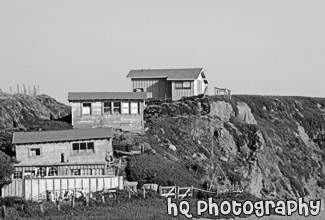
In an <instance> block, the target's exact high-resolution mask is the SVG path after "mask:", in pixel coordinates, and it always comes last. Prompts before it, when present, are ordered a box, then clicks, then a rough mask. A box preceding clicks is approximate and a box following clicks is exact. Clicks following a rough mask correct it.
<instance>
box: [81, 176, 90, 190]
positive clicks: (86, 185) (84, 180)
mask: <svg viewBox="0 0 325 220" xmlns="http://www.w3.org/2000/svg"><path fill="white" fill-rule="evenodd" d="M82 187H83V188H84V189H87V191H88V192H89V178H82Z"/></svg>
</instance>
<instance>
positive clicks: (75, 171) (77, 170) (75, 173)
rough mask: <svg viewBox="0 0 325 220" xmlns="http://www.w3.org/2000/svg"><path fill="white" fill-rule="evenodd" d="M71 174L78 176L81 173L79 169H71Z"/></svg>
mask: <svg viewBox="0 0 325 220" xmlns="http://www.w3.org/2000/svg"><path fill="white" fill-rule="evenodd" d="M71 175H73V176H80V175H81V172H80V169H71Z"/></svg>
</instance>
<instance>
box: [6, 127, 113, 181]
mask: <svg viewBox="0 0 325 220" xmlns="http://www.w3.org/2000/svg"><path fill="white" fill-rule="evenodd" d="M112 137H113V130H112V128H96V129H74V130H60V131H41V132H15V133H14V134H13V140H12V143H13V144H14V147H15V151H16V158H17V160H18V161H19V163H17V164H15V165H14V166H15V173H14V179H23V178H26V177H30V178H33V177H55V176H92V175H97V176H98V175H113V176H115V170H112V169H110V168H107V166H106V162H107V161H106V159H107V158H108V157H112V156H113V148H112Z"/></svg>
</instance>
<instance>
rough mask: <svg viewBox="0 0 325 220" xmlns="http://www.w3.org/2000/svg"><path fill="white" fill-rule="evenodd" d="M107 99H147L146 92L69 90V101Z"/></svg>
mask: <svg viewBox="0 0 325 220" xmlns="http://www.w3.org/2000/svg"><path fill="white" fill-rule="evenodd" d="M107 99H133V100H134V99H137V100H144V99H147V93H146V92H69V94H68V100H69V101H82V100H84V101H85V100H107Z"/></svg>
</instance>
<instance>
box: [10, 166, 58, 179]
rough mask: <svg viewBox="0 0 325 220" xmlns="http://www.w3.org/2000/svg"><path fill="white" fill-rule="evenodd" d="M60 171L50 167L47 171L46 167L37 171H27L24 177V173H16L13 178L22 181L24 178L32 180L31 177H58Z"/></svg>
mask: <svg viewBox="0 0 325 220" xmlns="http://www.w3.org/2000/svg"><path fill="white" fill-rule="evenodd" d="M57 175H58V169H57V168H56V167H50V168H48V170H46V168H45V167H40V168H39V169H36V170H25V172H24V176H23V171H16V172H14V175H13V178H14V179H22V178H23V177H24V178H31V177H44V176H57Z"/></svg>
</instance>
